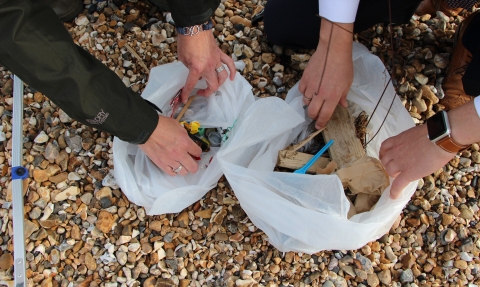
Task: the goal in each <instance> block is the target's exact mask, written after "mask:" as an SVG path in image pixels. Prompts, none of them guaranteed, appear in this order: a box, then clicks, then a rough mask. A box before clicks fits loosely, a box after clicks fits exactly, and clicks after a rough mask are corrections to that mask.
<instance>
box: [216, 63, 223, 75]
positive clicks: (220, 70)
mask: <svg viewBox="0 0 480 287" xmlns="http://www.w3.org/2000/svg"><path fill="white" fill-rule="evenodd" d="M223 70H225V67H224V66H223V65H221V66H220V67H218V68H216V69H215V72H217V74H220V73H221V72H222V71H223Z"/></svg>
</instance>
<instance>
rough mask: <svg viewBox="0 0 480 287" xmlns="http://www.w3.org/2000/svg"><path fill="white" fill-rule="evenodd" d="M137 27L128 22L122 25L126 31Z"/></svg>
mask: <svg viewBox="0 0 480 287" xmlns="http://www.w3.org/2000/svg"><path fill="white" fill-rule="evenodd" d="M136 26H137V25H135V24H133V23H132V22H128V23H125V24H123V28H124V29H125V30H127V31H131V30H132V28H133V27H136Z"/></svg>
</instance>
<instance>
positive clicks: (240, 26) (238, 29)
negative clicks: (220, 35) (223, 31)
mask: <svg viewBox="0 0 480 287" xmlns="http://www.w3.org/2000/svg"><path fill="white" fill-rule="evenodd" d="M233 29H235V31H237V32H240V31H242V32H243V29H245V26H243V24H235V25H233Z"/></svg>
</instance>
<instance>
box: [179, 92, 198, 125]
mask: <svg viewBox="0 0 480 287" xmlns="http://www.w3.org/2000/svg"><path fill="white" fill-rule="evenodd" d="M193 98H195V96H191V97H190V98H189V99H188V102H187V103H186V104H185V106H183V109H182V110H181V111H180V114H178V117H177V121H180V119H181V118H182V117H183V114H185V112H186V111H187V109H188V107H189V106H190V104H191V103H192V102H193Z"/></svg>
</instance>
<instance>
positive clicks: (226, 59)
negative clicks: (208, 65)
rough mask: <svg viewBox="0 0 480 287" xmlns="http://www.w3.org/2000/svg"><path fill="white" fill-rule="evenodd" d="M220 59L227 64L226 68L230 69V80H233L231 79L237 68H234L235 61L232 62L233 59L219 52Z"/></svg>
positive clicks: (233, 77)
mask: <svg viewBox="0 0 480 287" xmlns="http://www.w3.org/2000/svg"><path fill="white" fill-rule="evenodd" d="M220 61H221V62H222V63H224V64H226V65H227V67H228V70H229V71H230V80H232V81H233V79H235V74H236V73H237V69H236V68H235V63H234V62H233V59H232V58H230V57H229V56H228V55H227V54H225V53H223V52H220ZM222 73H223V72H222ZM227 74H228V73H227ZM222 84H223V82H221V84H220V86H221V85H222Z"/></svg>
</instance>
